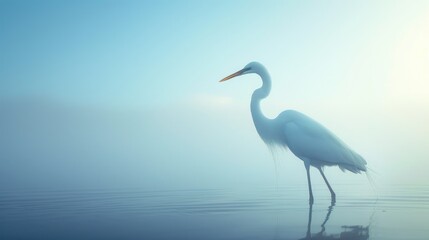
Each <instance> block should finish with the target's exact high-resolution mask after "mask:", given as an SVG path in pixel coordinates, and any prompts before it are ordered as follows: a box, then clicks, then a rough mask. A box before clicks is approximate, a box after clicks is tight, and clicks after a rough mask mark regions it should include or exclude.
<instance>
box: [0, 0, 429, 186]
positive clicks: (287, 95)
mask: <svg viewBox="0 0 429 240" xmlns="http://www.w3.org/2000/svg"><path fill="white" fill-rule="evenodd" d="M0 36H1V37H0V66H1V67H0V188H1V189H14V188H22V189H28V188H55V189H58V188H96V187H144V188H150V189H161V188H164V189H172V188H195V187H200V188H204V187H210V188H213V187H223V186H253V185H257V184H261V185H274V184H276V181H277V182H278V183H279V184H292V183H303V184H306V178H305V170H304V167H303V164H302V162H301V160H299V159H297V158H296V157H294V156H293V155H292V154H291V152H285V153H283V152H279V153H278V154H277V157H276V159H277V160H276V163H277V177H276V171H275V169H276V168H275V161H274V160H273V157H272V156H271V153H270V152H269V151H268V150H267V148H266V147H265V146H264V144H263V142H262V141H261V140H260V139H259V137H258V136H257V133H256V131H255V129H254V126H253V123H252V120H251V116H250V110H249V102H250V96H251V93H252V91H253V90H254V89H255V88H256V87H258V86H259V85H260V80H259V79H258V77H257V76H256V75H255V76H251V75H246V76H244V77H241V78H237V79H234V80H232V81H230V82H226V83H222V84H220V83H218V80H220V79H221V78H223V77H225V76H226V75H228V74H230V73H232V72H235V71H237V70H239V69H241V68H242V67H243V66H244V65H246V64H247V63H248V62H250V61H259V62H261V63H263V64H264V65H265V66H266V67H267V69H268V70H269V71H270V73H271V77H272V79H273V90H272V92H271V95H270V97H269V98H268V99H267V100H266V101H264V102H263V105H262V108H263V111H264V113H265V114H266V115H268V116H269V117H275V116H276V114H278V113H280V112H281V111H282V110H285V109H296V110H299V111H302V112H304V113H306V114H307V115H309V116H311V117H313V118H315V119H317V120H318V121H320V122H321V123H322V124H324V125H325V126H326V127H328V128H329V129H331V130H332V131H333V132H334V133H336V134H337V135H338V136H339V137H340V138H341V139H343V140H344V141H345V142H346V143H347V144H348V145H350V146H351V147H352V148H353V149H355V150H356V151H357V152H359V153H360V154H361V155H362V156H364V157H365V158H366V160H367V162H368V166H369V168H370V169H372V171H374V173H373V174H374V179H375V180H376V181H377V182H378V183H379V184H393V183H400V182H405V183H413V184H415V183H427V182H428V180H429V179H428V177H427V173H426V169H428V167H429V161H428V149H429V140H428V136H429V127H428V125H427V122H429V94H428V89H429V2H428V1H144V2H143V1H95V0H94V1H8V0H6V1H0ZM327 177H328V178H329V179H332V183H333V185H334V186H335V183H340V182H347V181H350V182H354V181H355V182H364V184H366V182H367V179H366V177H365V176H359V175H353V174H351V173H342V172H341V171H339V170H338V168H329V169H327ZM276 179H277V180H276ZM314 179H315V180H314V182H315V183H317V182H321V178H320V177H319V176H317V175H316V174H314Z"/></svg>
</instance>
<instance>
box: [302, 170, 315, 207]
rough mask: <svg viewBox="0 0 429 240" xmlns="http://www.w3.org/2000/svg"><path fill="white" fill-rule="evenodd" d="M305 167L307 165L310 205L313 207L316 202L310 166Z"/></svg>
mask: <svg viewBox="0 0 429 240" xmlns="http://www.w3.org/2000/svg"><path fill="white" fill-rule="evenodd" d="M304 165H305V170H306V171H307V181H308V193H309V195H310V199H309V203H310V205H312V204H313V202H314V198H313V191H312V190H311V180H310V164H304Z"/></svg>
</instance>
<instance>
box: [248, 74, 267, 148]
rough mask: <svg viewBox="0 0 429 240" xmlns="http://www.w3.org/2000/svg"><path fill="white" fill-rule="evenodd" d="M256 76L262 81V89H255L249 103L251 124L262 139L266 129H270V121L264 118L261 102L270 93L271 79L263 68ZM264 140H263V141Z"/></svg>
mask: <svg viewBox="0 0 429 240" xmlns="http://www.w3.org/2000/svg"><path fill="white" fill-rule="evenodd" d="M257 74H258V75H259V76H260V77H261V79H262V87H260V88H258V89H256V90H255V91H254V92H253V94H252V100H251V102H250V111H251V112H252V118H253V123H254V124H255V127H256V130H257V131H258V133H259V136H261V138H262V139H264V135H265V133H266V132H267V131H266V130H267V128H269V127H270V125H269V124H268V122H269V121H270V119H268V118H267V117H265V116H264V114H263V113H262V111H261V104H260V103H261V100H262V99H264V98H266V97H267V96H268V95H269V94H270V91H271V78H270V75H269V74H268V71H267V70H266V69H265V68H262V69H260V71H258V72H257ZM264 140H265V139H264Z"/></svg>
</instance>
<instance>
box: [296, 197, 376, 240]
mask: <svg viewBox="0 0 429 240" xmlns="http://www.w3.org/2000/svg"><path fill="white" fill-rule="evenodd" d="M309 206H310V207H309V208H308V224H307V233H306V236H305V238H301V239H320V240H323V239H347V240H366V239H369V231H368V229H369V226H366V227H364V226H360V225H356V226H342V227H341V228H342V229H343V231H341V232H340V233H338V234H326V233H325V230H326V228H325V224H326V223H327V222H328V220H329V217H330V216H331V213H332V210H333V209H334V206H335V203H332V204H331V206H329V208H328V213H327V214H326V217H325V220H324V221H323V223H322V225H320V227H321V230H320V232H318V233H315V234H312V233H311V219H312V215H313V205H312V204H310V205H309Z"/></svg>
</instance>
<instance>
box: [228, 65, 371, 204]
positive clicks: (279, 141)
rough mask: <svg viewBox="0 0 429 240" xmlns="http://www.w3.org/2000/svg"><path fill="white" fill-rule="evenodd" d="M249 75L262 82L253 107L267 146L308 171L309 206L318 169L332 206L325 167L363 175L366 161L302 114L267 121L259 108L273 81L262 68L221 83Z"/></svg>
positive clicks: (286, 113) (244, 71)
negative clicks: (286, 154)
mask: <svg viewBox="0 0 429 240" xmlns="http://www.w3.org/2000/svg"><path fill="white" fill-rule="evenodd" d="M249 73H256V74H258V75H259V76H260V77H261V79H262V82H263V84H262V86H261V87H260V88H258V89H256V90H255V91H254V92H253V94H252V99H251V103H250V109H251V113H252V118H253V122H254V124H255V127H256V130H257V132H258V134H259V136H260V137H261V138H262V140H263V141H264V142H265V143H266V144H267V145H268V146H280V147H284V148H289V149H290V150H291V151H292V153H293V154H295V155H296V156H297V157H298V158H300V159H301V160H302V161H303V162H304V166H305V168H306V170H307V180H308V188H309V195H310V204H312V203H313V193H312V190H311V180H310V172H309V171H310V166H313V167H315V168H317V169H319V171H320V174H321V175H322V177H323V179H324V180H325V183H326V185H327V186H328V188H329V191H330V192H331V199H332V202H335V193H334V191H333V190H332V188H331V186H330V185H329V182H328V180H327V179H326V177H325V175H324V173H323V169H322V167H324V166H338V167H339V168H340V169H341V170H343V171H344V170H348V171H350V172H353V173H360V172H366V170H367V168H366V161H365V160H364V159H363V158H362V157H361V156H360V155H359V154H358V153H356V152H355V151H353V150H352V149H351V148H349V147H348V146H347V145H346V144H345V143H344V142H343V141H341V140H340V139H339V138H338V137H337V136H335V135H334V134H333V133H332V132H330V131H329V130H328V129H327V128H325V127H324V126H323V125H322V124H320V123H318V122H316V121H315V120H313V119H312V118H310V117H308V116H306V115H304V114H303V113H300V112H298V111H295V110H287V111H284V112H282V113H280V114H279V115H278V116H277V117H276V118H275V119H269V118H267V117H265V116H264V115H263V114H262V111H261V108H260V101H261V100H262V99H264V98H266V97H267V96H268V95H269V93H270V91H271V78H270V76H269V74H268V71H267V70H266V69H265V67H264V66H263V65H262V64H260V63H258V62H251V63H249V64H247V65H246V66H245V67H244V68H243V69H242V70H240V71H238V72H236V73H233V74H231V75H229V76H228V77H226V78H224V79H222V80H221V82H223V81H226V80H229V79H231V78H233V77H236V76H240V75H244V74H249Z"/></svg>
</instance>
